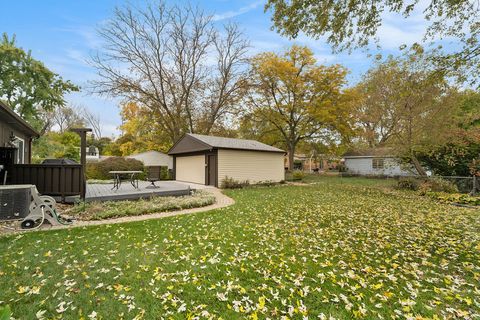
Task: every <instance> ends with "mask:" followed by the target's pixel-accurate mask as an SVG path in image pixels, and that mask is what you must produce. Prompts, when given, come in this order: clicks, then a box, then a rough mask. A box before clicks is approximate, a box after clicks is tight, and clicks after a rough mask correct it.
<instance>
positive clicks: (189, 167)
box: [175, 154, 205, 184]
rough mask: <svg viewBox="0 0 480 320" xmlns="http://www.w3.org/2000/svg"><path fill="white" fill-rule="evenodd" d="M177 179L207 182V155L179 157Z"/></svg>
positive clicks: (176, 170)
mask: <svg viewBox="0 0 480 320" xmlns="http://www.w3.org/2000/svg"><path fill="white" fill-rule="evenodd" d="M175 179H176V180H178V181H186V182H193V183H199V184H205V155H203V154H202V155H199V156H187V157H177V159H176V168H175Z"/></svg>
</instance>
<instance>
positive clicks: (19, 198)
mask: <svg viewBox="0 0 480 320" xmlns="http://www.w3.org/2000/svg"><path fill="white" fill-rule="evenodd" d="M30 188H31V186H30V185H16V186H13V185H12V186H0V220H18V219H23V218H25V217H26V216H27V215H28V214H29V207H30V201H31V194H30V190H31V189H30Z"/></svg>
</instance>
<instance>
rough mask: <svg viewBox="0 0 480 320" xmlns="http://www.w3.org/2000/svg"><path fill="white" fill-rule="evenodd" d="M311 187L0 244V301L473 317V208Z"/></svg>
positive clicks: (359, 182)
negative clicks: (203, 209) (174, 214)
mask: <svg viewBox="0 0 480 320" xmlns="http://www.w3.org/2000/svg"><path fill="white" fill-rule="evenodd" d="M315 181H316V184H314V185H311V186H304V187H302V186H278V187H271V188H248V189H243V190H235V191H228V192H227V193H228V195H230V196H231V197H233V198H234V199H235V201H236V204H235V205H234V206H231V207H228V208H223V209H220V210H216V211H210V212H204V213H197V214H192V215H185V216H178V217H170V218H164V219H160V220H150V221H144V222H135V223H129V224H118V225H110V226H108V225H107V226H98V227H89V228H76V229H70V230H61V231H51V232H37V233H26V234H22V235H15V236H10V237H8V238H0V256H1V260H0V301H1V302H0V305H5V304H9V305H10V306H11V308H12V310H13V312H14V317H15V318H17V319H36V314H37V313H38V315H40V316H41V317H40V318H42V317H45V318H67V319H79V318H82V317H83V318H85V319H89V316H90V318H92V319H94V318H98V319H100V318H102V319H115V318H119V319H132V318H134V317H136V318H137V319H140V318H145V319H159V318H162V317H163V318H174V319H183V318H195V317H198V318H215V319H217V318H220V317H221V318H223V319H235V318H252V319H256V318H259V319H263V318H267V317H269V318H271V319H278V318H281V317H282V316H283V317H284V319H301V318H302V317H304V316H308V318H309V319H317V318H320V319H329V316H332V317H333V318H335V319H352V318H368V319H379V318H381V317H383V318H384V319H392V318H399V319H405V318H408V319H414V317H416V316H418V318H417V319H423V318H437V317H438V318H466V319H478V318H479V317H480V298H479V297H480V212H478V211H475V210H472V209H464V208H457V207H453V206H448V205H443V204H436V203H434V202H433V201H432V200H431V199H429V198H426V197H419V196H416V195H414V194H413V193H408V192H399V191H393V190H391V189H389V188H388V187H387V186H388V185H389V184H390V182H389V181H379V180H366V179H358V178H319V179H316V180H315ZM42 314H43V315H42ZM422 317H423V318H422Z"/></svg>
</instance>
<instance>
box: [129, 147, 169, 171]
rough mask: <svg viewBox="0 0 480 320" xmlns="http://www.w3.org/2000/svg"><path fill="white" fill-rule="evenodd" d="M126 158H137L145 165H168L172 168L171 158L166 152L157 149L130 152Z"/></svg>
mask: <svg viewBox="0 0 480 320" xmlns="http://www.w3.org/2000/svg"><path fill="white" fill-rule="evenodd" d="M126 158H132V159H137V160H140V161H142V162H143V165H144V166H145V167H159V166H161V167H168V169H173V158H172V157H171V156H169V155H168V154H165V153H162V152H159V151H146V152H142V153H137V154H132V155H130V156H127V157H126Z"/></svg>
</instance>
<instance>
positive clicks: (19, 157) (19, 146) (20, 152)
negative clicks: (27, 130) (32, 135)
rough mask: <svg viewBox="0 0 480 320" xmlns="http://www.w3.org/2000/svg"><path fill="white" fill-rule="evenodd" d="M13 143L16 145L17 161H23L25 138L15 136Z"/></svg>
mask: <svg viewBox="0 0 480 320" xmlns="http://www.w3.org/2000/svg"><path fill="white" fill-rule="evenodd" d="M14 143H15V145H16V147H17V163H24V157H25V140H23V139H22V138H19V137H15V142H14Z"/></svg>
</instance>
